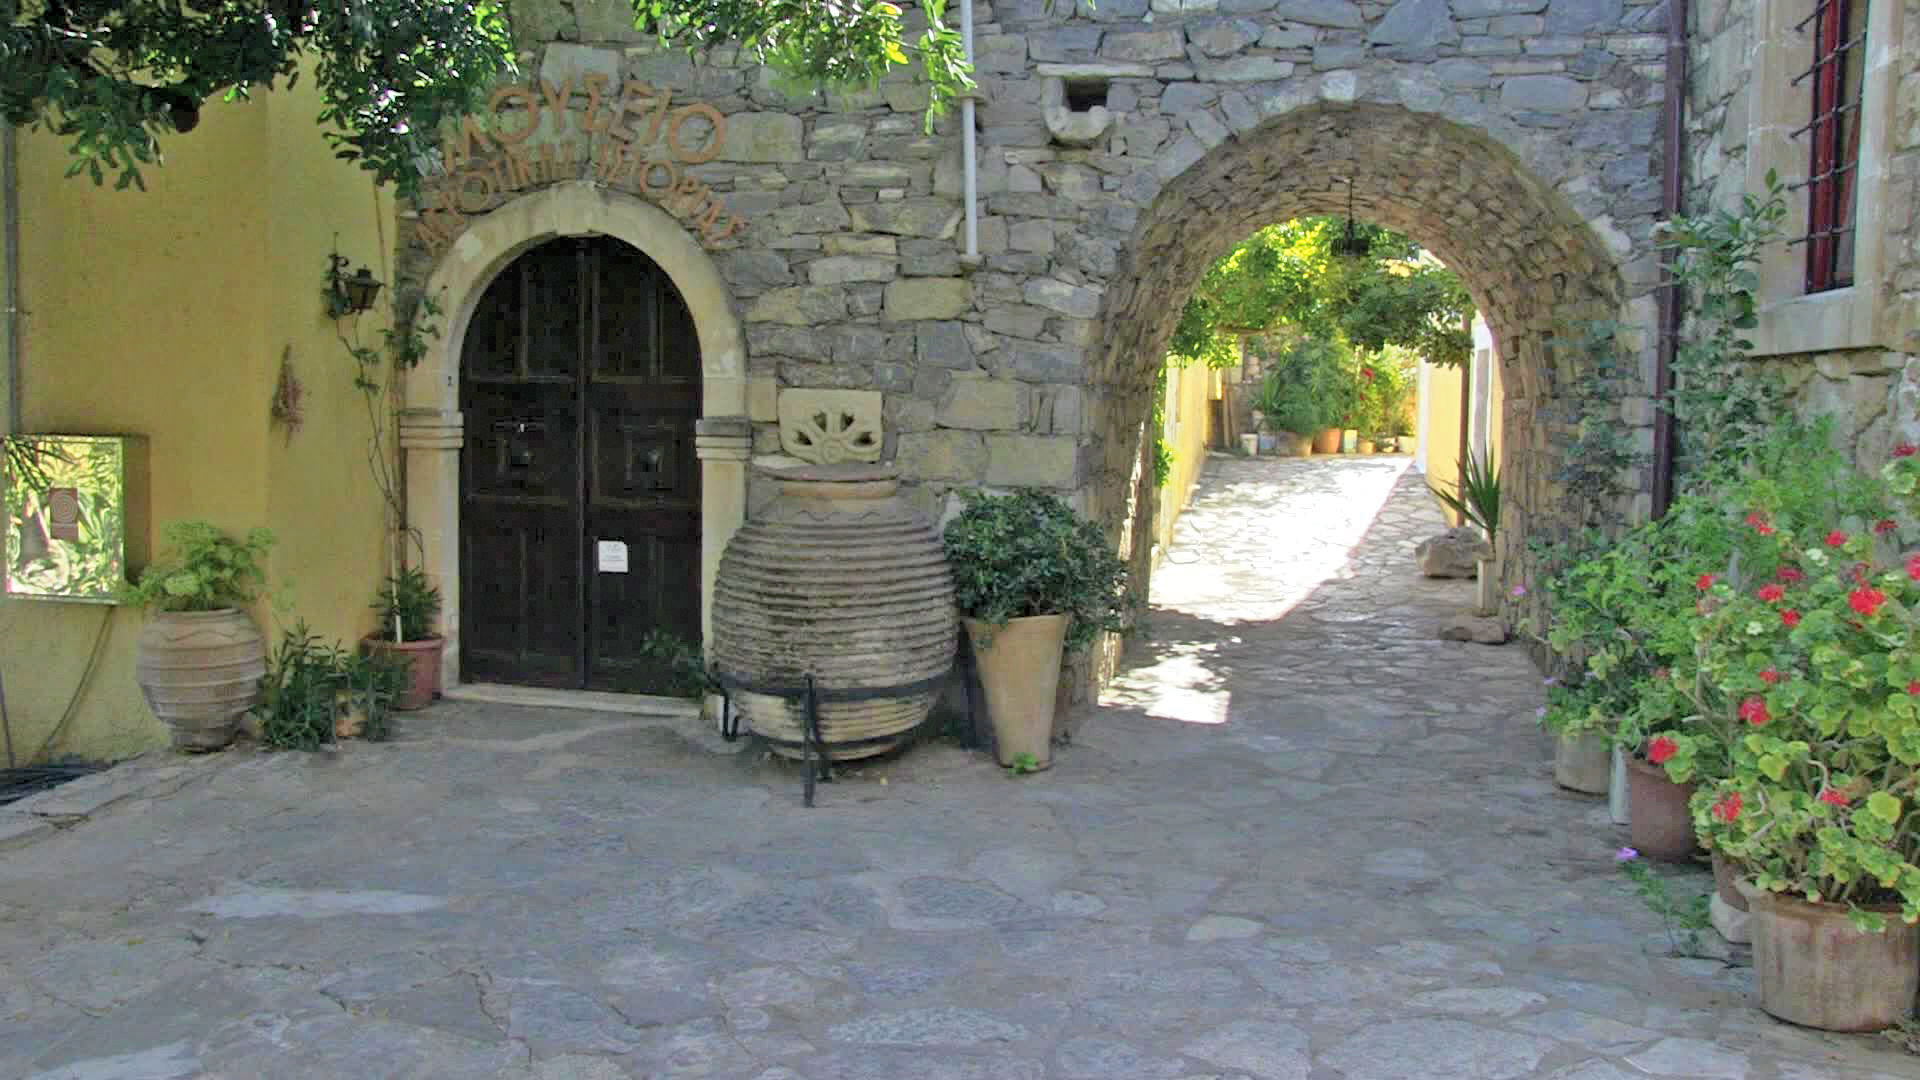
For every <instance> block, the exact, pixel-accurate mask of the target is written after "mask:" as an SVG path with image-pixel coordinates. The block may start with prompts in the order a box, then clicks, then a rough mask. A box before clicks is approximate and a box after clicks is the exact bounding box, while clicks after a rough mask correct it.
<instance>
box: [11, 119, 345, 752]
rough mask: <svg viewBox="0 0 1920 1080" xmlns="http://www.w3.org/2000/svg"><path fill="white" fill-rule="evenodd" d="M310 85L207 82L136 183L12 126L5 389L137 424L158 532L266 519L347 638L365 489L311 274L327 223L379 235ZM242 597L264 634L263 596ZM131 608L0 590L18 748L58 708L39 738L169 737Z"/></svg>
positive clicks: (71, 422)
mask: <svg viewBox="0 0 1920 1080" xmlns="http://www.w3.org/2000/svg"><path fill="white" fill-rule="evenodd" d="M311 86H312V84H311V82H310V81H303V83H302V86H301V88H300V89H299V90H298V91H295V92H291V93H290V92H285V91H278V92H274V93H271V94H266V95H262V96H259V97H257V98H256V99H255V100H254V101H253V102H251V103H244V102H243V103H231V104H225V103H220V102H217V101H216V102H209V103H208V104H207V105H206V107H205V108H204V109H203V111H202V118H201V122H200V125H199V127H198V128H196V129H195V130H194V131H192V132H190V133H188V134H185V135H176V136H173V137H171V138H168V139H166V140H165V141H164V143H163V149H164V150H165V152H166V154H167V163H166V165H165V166H164V167H149V168H147V169H146V170H145V179H146V184H147V189H148V190H147V191H145V192H141V191H137V190H128V191H115V190H113V188H112V186H111V184H109V185H108V186H106V187H95V186H94V185H93V184H92V183H91V182H90V181H88V180H85V179H71V180H70V179H66V178H65V177H64V176H63V173H64V171H65V169H66V167H67V164H68V162H69V161H70V158H69V156H68V153H67V149H66V147H65V145H64V144H63V143H62V142H61V141H60V140H58V139H56V138H53V137H50V136H48V135H46V134H44V133H31V134H29V133H22V135H21V138H20V143H19V145H20V151H21V153H20V184H21V191H20V199H21V207H22V210H21V273H20V289H21V296H20V299H21V306H22V308H23V309H24V311H25V315H24V317H23V321H22V326H23V330H24V335H23V336H24V348H23V356H22V375H21V380H20V382H21V385H20V387H19V388H18V389H19V391H20V394H21V404H22V412H23V416H22V420H23V426H24V430H25V431H28V432H61V433H83V434H84V433H128V434H141V435H145V436H146V437H147V438H148V440H149V460H150V474H149V478H150V482H151V488H152V504H151V510H152V525H153V529H154V534H155V535H154V539H153V542H154V546H156V547H157V546H158V531H159V527H160V525H162V524H163V523H165V522H168V521H173V520H178V519H183V518H203V519H206V520H209V521H212V522H214V523H215V524H217V525H220V526H222V527H223V528H226V529H229V530H232V531H235V532H239V531H243V530H245V529H247V528H249V527H251V526H256V525H266V526H268V527H270V528H272V529H274V530H275V532H276V533H278V534H279V536H280V540H281V546H280V549H279V551H278V552H277V553H276V556H275V559H274V566H273V569H274V572H275V575H276V580H278V579H279V578H280V577H282V576H284V575H285V574H286V573H287V569H288V568H289V567H290V566H295V565H298V566H299V567H300V570H299V573H298V574H297V575H295V577H296V581H295V587H294V588H293V589H292V590H289V593H288V595H290V597H291V598H292V599H293V600H294V601H295V603H296V605H297V608H296V610H297V612H298V613H299V614H301V615H304V616H305V617H307V618H308V619H309V620H310V621H311V622H313V624H314V625H315V627H316V629H318V630H319V631H320V632H321V633H323V634H325V635H327V636H329V637H335V636H340V637H345V636H351V635H357V634H358V633H360V632H361V631H363V630H364V629H365V628H366V627H367V625H368V624H369V623H370V621H371V619H370V617H369V615H368V613H367V612H366V610H365V605H366V603H367V600H368V599H369V597H370V595H371V593H372V591H373V588H374V585H375V584H376V577H377V568H378V566H379V564H380V559H379V555H378V552H379V548H380V527H379V507H378V503H377V500H376V499H375V498H374V497H373V496H372V495H371V494H370V493H369V492H368V491H367V486H366V482H365V477H366V466H365V463H364V457H363V450H362V443H361V440H360V438H359V433H360V432H361V431H363V430H364V426H365V422H364V420H363V419H361V417H360V415H359V414H358V413H357V412H356V411H354V410H357V409H358V408H359V405H358V401H357V399H355V398H352V397H351V392H350V386H349V384H348V375H347V370H346V360H345V357H344V355H343V354H342V353H341V351H340V347H339V345H338V343H337V342H336V341H335V340H334V338H333V334H332V330H331V326H330V324H328V323H327V322H326V321H325V320H324V319H322V318H321V317H320V299H319V288H320V279H321V276H322V274H323V272H324V270H325V267H326V253H327V251H328V250H330V248H331V246H332V235H333V233H334V232H336V231H338V232H339V234H340V243H341V249H342V251H344V252H347V253H350V254H352V255H354V256H355V257H356V258H361V259H367V260H373V259H375V258H376V257H378V256H379V254H380V251H379V248H378V246H377V245H378V237H377V234H376V231H375V219H376V212H375V207H374V205H373V202H372V198H373V196H372V190H373V189H372V186H371V184H370V183H368V182H367V181H366V180H365V179H364V178H363V177H362V174H360V173H358V172H357V170H354V169H352V168H351V167H350V166H347V165H346V164H344V163H341V162H337V161H335V160H334V159H333V157H332V154H331V152H330V151H329V150H328V148H327V146H326V144H325V143H324V141H323V140H322V139H321V138H320V135H319V132H318V130H317V129H316V128H315V126H314V123H313V119H312V118H313V115H314V113H315V112H316V111H317V108H318V106H317V104H316V102H315V99H314V98H313V96H312V91H311V89H310V87H311ZM378 270H379V268H378V266H376V272H378ZM367 321H368V322H369V325H368V326H367V327H366V328H365V329H366V330H368V331H370V332H373V333H374V334H375V335H377V331H378V326H377V325H372V320H371V319H368V320H367ZM289 345H291V346H292V348H293V357H294V362H295V364H296V366H297V367H298V369H299V371H300V374H301V377H302V379H303V380H304V381H305V383H306V389H307V395H306V425H305V427H304V428H303V429H302V430H301V432H300V433H299V434H298V435H296V436H295V437H294V438H293V441H292V442H291V444H289V443H287V442H286V441H285V440H284V438H283V436H282V435H281V433H279V432H277V431H271V430H270V428H269V417H268V407H269V402H270V400H271V396H272V393H273V387H274V381H275V376H276V374H277V372H278V368H279V360H280V355H281V351H282V349H283V348H284V347H286V346H289ZM256 615H257V617H259V618H261V621H262V625H263V629H264V630H266V631H267V633H268V634H269V635H270V636H271V635H273V634H274V632H275V630H274V619H273V615H272V612H271V611H269V610H268V609H267V608H266V607H265V606H264V605H263V606H262V608H261V610H260V611H258V612H256ZM142 622H143V620H142V617H141V615H140V614H139V613H138V612H136V611H132V610H127V609H118V608H103V607H96V606H74V605H65V604H59V603H52V602H46V601H21V600H9V599H5V598H0V672H3V673H4V677H5V680H6V692H7V706H8V711H9V714H10V718H11V720H12V724H13V735H14V742H15V747H16V750H17V751H19V752H20V753H21V754H22V756H23V757H24V756H25V755H26V754H28V753H30V752H32V751H34V750H35V749H36V748H38V747H40V746H42V745H43V743H45V742H46V740H47V739H48V737H49V735H50V734H51V733H52V732H53V731H54V730H55V728H56V726H58V725H59V724H60V721H61V718H62V717H63V716H65V715H67V714H68V713H69V712H70V713H71V716H70V718H69V720H68V722H67V724H66V726H65V727H64V729H62V731H61V734H60V736H59V738H58V740H57V741H56V742H54V743H53V745H52V746H51V747H50V752H51V753H53V754H56V755H57V754H63V753H64V754H78V755H82V756H86V757H94V758H119V757H125V756H127V755H130V754H133V753H136V752H139V751H141V750H144V749H148V748H151V747H154V746H158V745H161V744H163V743H164V742H165V740H166V732H165V729H164V728H163V727H162V726H161V725H160V724H159V722H158V721H156V720H155V719H153V717H152V715H151V714H150V713H149V712H148V710H147V707H146V704H145V702H144V701H143V700H142V698H141V695H140V692H139V689H138V688H137V687H136V686H135V684H134V673H133V669H134V644H135V639H136V637H137V635H138V634H139V632H140V628H141V626H142ZM103 628H104V631H105V639H104V645H103V647H102V648H101V650H100V654H99V657H98V662H97V664H96V665H95V668H94V670H93V672H92V674H91V676H90V678H89V679H88V680H87V682H86V685H85V687H84V689H83V688H82V685H81V683H82V673H83V671H84V670H85V669H86V667H87V661H88V657H89V655H90V654H91V653H92V652H93V649H94V644H95V642H96V640H99V635H100V634H101V633H102V631H103Z"/></svg>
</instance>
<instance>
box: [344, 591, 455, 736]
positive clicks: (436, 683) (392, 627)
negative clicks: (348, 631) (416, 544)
mask: <svg viewBox="0 0 1920 1080" xmlns="http://www.w3.org/2000/svg"><path fill="white" fill-rule="evenodd" d="M373 610H375V611H377V612H379V613H380V628H379V629H378V630H376V631H374V632H373V633H372V634H370V635H368V636H367V638H366V640H365V642H364V643H363V644H364V645H365V647H366V650H367V652H368V653H370V654H385V655H387V656H388V657H389V658H391V659H392V660H393V661H394V662H395V663H399V664H404V665H405V667H406V668H407V671H408V676H407V686H406V689H405V690H404V691H402V692H401V693H400V695H399V696H398V697H396V698H395V699H394V702H393V707H394V708H395V709H399V710H402V711H407V710H412V709H424V708H426V707H427V706H428V705H431V704H432V703H433V699H434V697H435V695H437V694H438V693H439V692H440V658H441V652H442V650H443V649H444V648H445V646H446V639H445V638H442V637H441V636H440V635H439V634H437V633H435V632H434V620H435V619H436V618H438V617H439V615H440V587H439V586H437V585H435V584H434V583H433V582H432V581H431V580H429V579H428V577H427V575H426V574H425V573H424V572H423V571H421V570H420V569H419V568H418V567H408V568H406V569H404V570H401V571H400V572H399V573H397V574H394V575H393V576H392V577H389V578H387V580H386V581H384V582H382V583H381V585H380V592H379V594H378V595H377V596H376V597H375V598H374V602H373Z"/></svg>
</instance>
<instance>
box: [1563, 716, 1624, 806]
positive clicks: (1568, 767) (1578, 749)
mask: <svg viewBox="0 0 1920 1080" xmlns="http://www.w3.org/2000/svg"><path fill="white" fill-rule="evenodd" d="M1612 772H1613V753H1612V747H1611V746H1610V744H1609V743H1608V742H1607V739H1606V737H1605V736H1603V735H1595V734H1593V733H1592V732H1583V733H1581V734H1579V735H1562V736H1560V737H1559V739H1557V740H1556V741H1555V743H1554V747H1553V782H1554V783H1556V784H1559V785H1560V786H1561V787H1563V788H1566V789H1567V790H1569V791H1579V792H1584V793H1586V794H1588V795H1605V794H1606V793H1607V782H1608V780H1609V778H1610V774H1611V773H1612Z"/></svg>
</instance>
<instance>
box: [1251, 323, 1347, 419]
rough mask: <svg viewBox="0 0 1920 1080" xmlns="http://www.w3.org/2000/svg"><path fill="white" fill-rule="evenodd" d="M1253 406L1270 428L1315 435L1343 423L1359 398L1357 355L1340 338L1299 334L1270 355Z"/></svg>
mask: <svg viewBox="0 0 1920 1080" xmlns="http://www.w3.org/2000/svg"><path fill="white" fill-rule="evenodd" d="M1266 361H1267V364H1268V365H1269V366H1268V369H1267V375H1266V377H1265V378H1264V379H1262V380H1261V382H1260V387H1259V389H1258V390H1256V391H1255V393H1254V399H1253V407H1254V408H1256V409H1258V410H1260V412H1261V413H1263V414H1264V415H1265V416H1266V425H1267V427H1268V428H1269V429H1270V430H1275V431H1290V432H1293V433H1294V434H1295V435H1311V434H1312V433H1314V432H1316V431H1320V430H1322V429H1324V428H1330V427H1337V426H1339V425H1340V424H1341V423H1342V422H1343V421H1344V420H1345V419H1346V416H1347V414H1348V413H1349V412H1351V411H1352V410H1353V407H1354V404H1355V402H1356V400H1357V399H1358V391H1357V390H1356V389H1355V376H1354V370H1353V365H1352V361H1351V357H1350V356H1349V355H1348V354H1347V352H1346V350H1345V349H1344V348H1343V347H1342V346H1340V345H1338V344H1335V343H1332V342H1328V341H1318V340H1312V339H1298V340H1295V341H1293V342H1292V343H1290V344H1288V345H1287V346H1286V347H1285V348H1284V349H1282V350H1281V351H1280V352H1278V353H1275V354H1273V355H1270V356H1268V357H1266Z"/></svg>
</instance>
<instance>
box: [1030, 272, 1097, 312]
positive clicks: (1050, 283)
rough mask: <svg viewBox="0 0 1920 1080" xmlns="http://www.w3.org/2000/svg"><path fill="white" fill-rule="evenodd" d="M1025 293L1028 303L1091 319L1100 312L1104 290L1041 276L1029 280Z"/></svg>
mask: <svg viewBox="0 0 1920 1080" xmlns="http://www.w3.org/2000/svg"><path fill="white" fill-rule="evenodd" d="M1025 293H1026V301H1027V303H1029V304H1032V305H1034V306H1035V307H1043V308H1046V309H1047V310H1049V311H1057V312H1059V313H1060V314H1062V315H1072V316H1075V317H1077V318H1082V319H1091V318H1093V317H1094V316H1095V315H1098V314H1100V298H1101V296H1102V290H1100V289H1097V288H1090V287H1088V286H1085V285H1071V284H1068V283H1067V282H1064V281H1061V280H1059V279H1057V278H1040V279H1038V280H1036V281H1029V282H1027V287H1026V290H1025Z"/></svg>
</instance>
